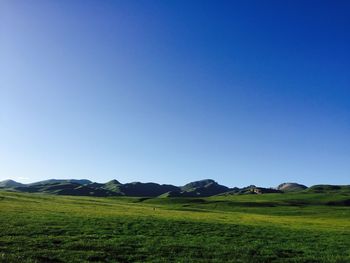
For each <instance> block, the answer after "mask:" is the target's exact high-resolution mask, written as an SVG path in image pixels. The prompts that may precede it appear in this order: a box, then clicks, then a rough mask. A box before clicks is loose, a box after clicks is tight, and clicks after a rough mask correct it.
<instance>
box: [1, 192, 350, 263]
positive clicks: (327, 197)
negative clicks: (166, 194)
mask: <svg viewBox="0 0 350 263" xmlns="http://www.w3.org/2000/svg"><path fill="white" fill-rule="evenodd" d="M349 199H350V195H349V194H347V193H338V194H336V193H323V194H322V193H303V194H301V193H299V194H266V195H240V196H220V197H211V198H151V199H150V198H120V197H119V198H90V197H68V196H54V195H44V194H24V193H14V192H5V191H0V262H350V207H349V206H345V205H344V204H347V203H346V202H347V200H349Z"/></svg>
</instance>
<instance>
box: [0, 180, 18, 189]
mask: <svg viewBox="0 0 350 263" xmlns="http://www.w3.org/2000/svg"><path fill="white" fill-rule="evenodd" d="M20 186H24V184H21V183H18V182H16V181H13V180H5V181H2V182H0V187H3V188H13V187H20Z"/></svg>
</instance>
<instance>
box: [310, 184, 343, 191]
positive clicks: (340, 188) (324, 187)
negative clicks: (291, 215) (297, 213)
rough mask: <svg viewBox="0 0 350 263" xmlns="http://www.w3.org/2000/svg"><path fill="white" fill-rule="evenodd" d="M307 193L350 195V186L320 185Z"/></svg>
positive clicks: (312, 187) (311, 188)
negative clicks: (340, 193)
mask: <svg viewBox="0 0 350 263" xmlns="http://www.w3.org/2000/svg"><path fill="white" fill-rule="evenodd" d="M307 191H308V192H312V193H333V192H342V193H350V185H328V184H320V185H314V186H311V187H310V188H309V189H307Z"/></svg>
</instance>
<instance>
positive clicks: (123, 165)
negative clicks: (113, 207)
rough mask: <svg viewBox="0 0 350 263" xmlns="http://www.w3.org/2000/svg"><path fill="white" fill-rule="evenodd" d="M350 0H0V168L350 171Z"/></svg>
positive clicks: (261, 177) (21, 176)
mask: <svg viewBox="0 0 350 263" xmlns="http://www.w3.org/2000/svg"><path fill="white" fill-rule="evenodd" d="M349 14H350V1H342V0H338V1H331V0H329V1H316V0H315V1H313V0H310V1H304V0H303V1H295V0H293V1H188V0H186V1H185V0H183V1H148V0H147V1H129V0H125V1H107V0H106V1H97V0H96V1H85V0H84V1H70V0H69V1H68V0H66V1H64V0H63V1H47V0H33V1H24V0H23V1H16V0H15V1H13V0H2V1H0V180H4V179H7V178H12V179H15V180H18V181H21V182H32V181H37V180H43V179H48V178H87V179H90V180H93V181H98V182H105V181H108V180H110V179H113V178H116V179H118V180H120V181H122V182H130V181H143V182H148V181H154V182H159V183H172V184H176V185H182V184H184V183H186V182H189V181H193V180H197V179H204V178H212V179H215V180H217V181H218V182H219V183H222V184H226V185H228V186H244V185H248V184H256V185H261V186H276V185H278V184H279V183H282V182H285V181H296V182H300V183H304V184H306V185H312V184H317V183H332V184H349V183H350V16H349Z"/></svg>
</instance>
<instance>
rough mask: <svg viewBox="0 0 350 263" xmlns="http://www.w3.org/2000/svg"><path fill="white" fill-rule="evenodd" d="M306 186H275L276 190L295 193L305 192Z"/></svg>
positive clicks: (294, 184)
mask: <svg viewBox="0 0 350 263" xmlns="http://www.w3.org/2000/svg"><path fill="white" fill-rule="evenodd" d="M306 188H307V186H305V185H302V184H297V183H283V184H280V185H279V186H277V190H280V191H283V192H296V191H302V190H305V189H306Z"/></svg>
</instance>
